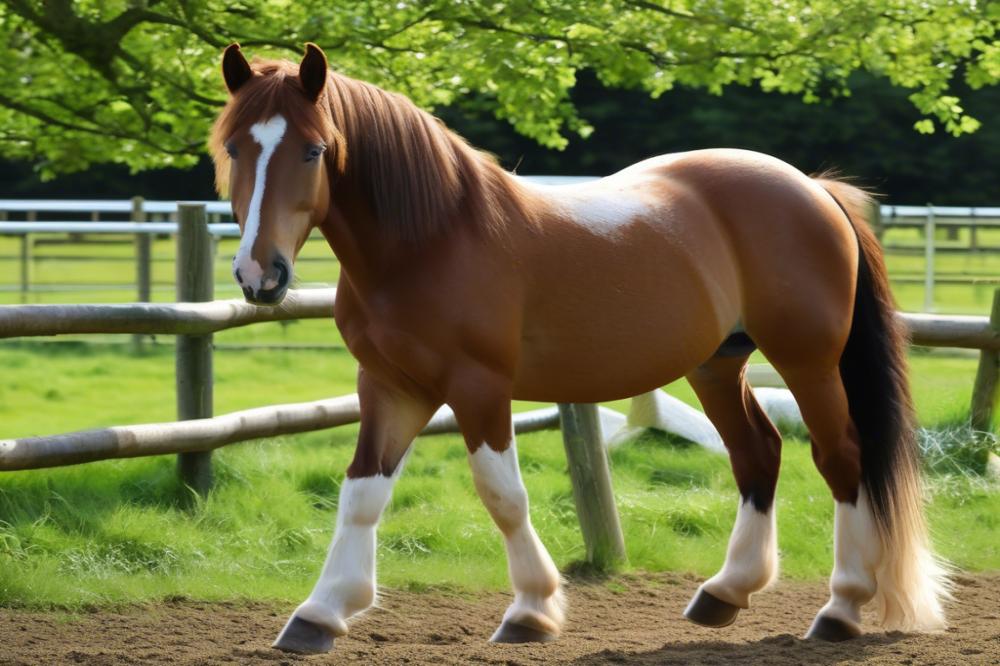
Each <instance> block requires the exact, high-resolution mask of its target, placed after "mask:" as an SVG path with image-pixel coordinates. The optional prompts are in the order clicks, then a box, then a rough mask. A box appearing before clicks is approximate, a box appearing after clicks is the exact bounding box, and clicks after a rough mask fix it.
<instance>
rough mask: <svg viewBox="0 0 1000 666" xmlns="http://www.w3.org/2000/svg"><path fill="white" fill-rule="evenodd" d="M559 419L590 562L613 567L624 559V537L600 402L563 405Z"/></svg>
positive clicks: (597, 566) (602, 568)
mask: <svg viewBox="0 0 1000 666" xmlns="http://www.w3.org/2000/svg"><path fill="white" fill-rule="evenodd" d="M559 419H560V422H561V426H562V434H563V444H564V445H565V447H566V462H567V463H568V464H569V476H570V479H571V480H572V482H573V496H574V498H575V499H576V513H577V516H578V517H579V519H580V530H581V531H582V532H583V542H584V544H585V545H586V547H587V562H588V563H590V564H591V565H592V566H594V567H595V568H597V569H598V570H608V569H614V568H615V567H616V566H618V565H619V564H621V563H623V562H625V539H624V538H623V537H622V528H621V523H620V522H619V520H618V509H617V507H616V506H615V496H614V493H613V492H612V491H611V471H610V468H609V467H608V454H607V452H606V451H605V449H604V443H603V442H602V441H601V425H600V420H599V419H598V412H597V405H593V404H560V405H559Z"/></svg>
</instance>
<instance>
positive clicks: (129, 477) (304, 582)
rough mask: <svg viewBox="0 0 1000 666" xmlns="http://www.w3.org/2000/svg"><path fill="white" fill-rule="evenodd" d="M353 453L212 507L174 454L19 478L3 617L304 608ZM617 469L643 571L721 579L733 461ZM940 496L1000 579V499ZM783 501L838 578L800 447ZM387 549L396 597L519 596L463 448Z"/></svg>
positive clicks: (288, 472) (342, 436)
mask: <svg viewBox="0 0 1000 666" xmlns="http://www.w3.org/2000/svg"><path fill="white" fill-rule="evenodd" d="M519 448H520V457H521V465H522V469H523V473H524V479H525V483H526V485H527V487H528V491H529V494H530V496H531V500H532V512H531V513H532V519H533V521H534V523H535V525H536V528H537V529H538V532H539V534H540V535H541V537H542V539H543V540H544V542H545V543H546V545H547V546H548V547H549V549H550V550H551V552H552V554H553V557H554V558H555V560H556V562H557V563H558V564H559V565H560V567H567V566H568V565H571V564H572V563H573V562H576V561H578V560H580V559H581V558H582V557H583V548H582V543H581V539H580V535H579V528H578V526H577V523H576V516H575V513H574V505H573V499H572V492H571V489H570V485H569V479H568V477H567V474H566V471H565V459H564V456H563V452H562V444H561V441H560V437H559V435H558V433H555V432H546V433H537V434H532V435H525V436H523V437H521V441H520V445H519ZM352 449H353V437H352V433H351V429H349V428H348V429H342V430H338V431H335V432H333V433H314V434H310V435H305V436H300V437H296V438H282V439H279V440H277V441H271V442H266V443H253V444H248V445H243V446H238V447H231V448H228V449H225V450H223V451H221V452H219V453H218V454H217V455H216V473H217V475H218V486H217V488H216V490H215V491H214V492H213V493H212V495H211V497H210V498H209V499H208V500H207V501H204V502H197V501H194V500H193V498H192V496H191V495H190V494H189V493H188V492H187V491H186V490H185V489H184V488H182V487H180V486H179V484H178V483H177V481H176V480H175V476H174V471H173V461H172V460H171V459H169V458H155V459H143V460H136V461H112V462H103V463H96V464H93V465H88V466H84V467H77V468H66V469H59V470H53V471H48V472H24V473H16V474H9V475H7V476H5V477H4V479H3V482H2V485H0V516H3V523H0V564H2V566H0V604H3V605H9V606H34V607H48V606H65V607H70V608H74V607H80V606H84V605H104V604H109V603H117V602H124V601H134V600H143V599H155V598H165V597H173V596H184V597H192V598H198V599H232V598H250V599H278V600H283V601H296V600H300V599H301V598H304V596H305V595H306V594H307V593H308V590H309V587H310V586H311V584H312V582H313V581H314V579H315V576H316V575H317V573H318V571H319V567H320V565H321V563H322V561H323V557H324V554H325V550H326V547H327V544H328V543H329V539H330V531H331V526H332V523H333V516H334V510H335V508H336V503H337V492H338V488H339V484H340V482H341V479H342V470H343V469H344V467H345V465H346V463H347V461H348V459H349V457H350V455H351V451H352ZM611 462H612V467H613V470H614V483H615V492H616V497H617V501H618V506H619V509H620V511H621V517H622V524H623V529H624V532H625V540H626V543H627V547H628V555H629V559H630V562H631V566H632V567H633V568H637V569H644V570H671V571H681V572H693V573H696V574H699V575H709V574H711V573H712V572H713V571H714V570H715V568H716V567H717V566H718V565H719V564H720V563H721V562H722V559H723V557H724V552H725V546H726V540H727V537H728V534H729V530H730V529H731V526H732V522H733V519H734V515H735V507H736V492H735V489H734V487H733V482H732V478H731V474H730V472H729V469H728V464H727V461H726V459H725V458H724V457H722V456H718V455H713V454H710V453H707V452H705V451H703V450H700V449H696V448H694V447H685V446H678V445H676V444H671V443H670V442H669V441H668V440H667V439H666V438H663V437H652V436H649V437H644V438H642V439H640V440H638V441H636V442H633V443H629V444H627V445H625V446H623V447H621V448H619V449H617V450H616V451H614V453H613V454H612V456H611ZM932 488H933V489H934V500H933V502H932V504H931V509H930V517H931V522H932V525H933V528H934V533H935V539H936V542H937V544H938V547H939V549H940V551H941V552H942V554H943V555H945V556H946V557H948V558H949V559H951V560H952V561H953V562H954V563H956V564H957V565H958V566H960V567H963V568H969V569H974V570H975V569H996V568H998V566H1000V546H998V544H997V541H996V532H997V528H998V527H1000V493H998V492H997V491H996V489H995V488H990V487H989V486H988V485H986V484H985V482H983V481H982V480H979V479H976V478H971V477H967V476H963V475H947V476H935V477H933V479H932ZM778 497H779V499H778V520H779V529H780V547H781V552H782V568H783V571H784V575H785V576H786V577H790V578H809V579H815V578H821V577H824V576H826V575H828V573H829V570H830V566H831V545H830V544H831V534H832V508H833V503H832V501H831V499H830V495H829V492H828V490H827V489H826V487H825V485H824V483H823V481H822V480H821V479H820V477H819V475H818V474H817V473H816V471H815V469H814V468H813V466H812V463H811V461H810V458H809V451H808V446H806V445H805V444H803V443H802V442H799V441H790V442H787V443H786V446H785V453H784V467H783V473H782V476H781V482H780V484H779V493H778ZM378 553H379V571H380V577H381V581H382V583H383V584H385V585H388V586H390V587H396V588H409V589H423V588H428V587H448V588H452V589H458V590H465V591H470V590H481V589H491V590H492V589H505V588H506V587H507V581H506V564H505V561H504V554H503V547H502V543H501V540H500V537H499V534H498V532H497V531H496V529H495V528H494V527H493V525H492V523H491V522H490V519H489V517H488V516H487V514H486V512H485V510H484V509H483V508H482V506H481V504H480V502H479V500H478V499H477V498H476V496H475V493H474V491H473V488H472V484H471V480H470V477H469V472H468V469H467V464H466V461H465V449H464V445H463V443H462V442H461V441H460V439H459V438H458V437H456V436H443V437H433V438H427V439H425V440H421V441H420V442H419V443H418V445H417V447H416V449H415V452H414V455H413V456H412V457H411V460H410V461H409V464H408V466H407V469H406V473H405V474H404V475H403V477H402V479H401V481H400V482H399V484H398V486H397V489H396V493H395V496H394V499H393V501H392V504H391V506H390V508H389V510H388V513H387V515H386V518H385V520H384V522H383V525H382V528H381V530H380V546H379V551H378Z"/></svg>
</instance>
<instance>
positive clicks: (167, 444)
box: [0, 204, 1000, 567]
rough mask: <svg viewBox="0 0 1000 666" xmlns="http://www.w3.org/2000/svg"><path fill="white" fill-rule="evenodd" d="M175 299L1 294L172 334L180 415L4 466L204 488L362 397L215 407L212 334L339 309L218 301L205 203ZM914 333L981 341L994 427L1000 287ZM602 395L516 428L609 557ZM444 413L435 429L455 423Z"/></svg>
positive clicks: (80, 317)
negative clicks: (152, 465)
mask: <svg viewBox="0 0 1000 666" xmlns="http://www.w3.org/2000/svg"><path fill="white" fill-rule="evenodd" d="M178 213H179V214H178V225H179V228H178V235H177V242H178V265H177V298H178V301H181V302H178V303H176V304H150V303H133V304H119V305H12V306H0V338H14V337H31V336H51V335H64V334H77V333H117V334H132V335H142V334H173V335H176V336H178V340H177V346H176V388H177V413H178V418H179V421H178V422H173V423H160V424H147V425H135V426H119V427H110V428H104V429H99V430H90V431H83V432H75V433H67V434H61V435H54V436H43V437H29V438H21V439H9V440H0V471H13V470H26V469H36V468H42V467H53V466H61V465H71V464H77V463H84V462H90V461H95V460H103V459H108V458H123V457H135V456H147V455H162V454H179V463H178V466H179V471H180V474H181V476H182V478H183V480H184V482H185V483H187V484H188V485H190V486H192V487H193V488H195V489H196V490H198V491H199V492H202V493H205V492H207V491H208V490H209V487H210V485H211V458H210V456H211V451H212V450H213V449H215V448H218V447H220V446H224V445H226V444H231V443H235V442H242V441H247V440H250V439H257V438H261V437H272V436H277V435H287V434H293V433H300V432H306V431H312V430H319V429H325V428H330V427H334V426H339V425H345V424H348V423H354V422H356V421H357V420H358V418H359V410H358V405H357V397H356V396H354V395H352V396H344V397H340V398H334V399H330V400H321V401H317V402H312V403H301V404H294V405H277V406H272V407H262V408H258V409H252V410H247V411H243V412H236V413H233V414H228V415H223V416H213V415H212V334H213V333H215V332H216V331H221V330H225V329H230V328H234V327H238V326H246V325H249V324H253V323H258V322H267V321H284V320H291V319H315V318H332V316H333V301H334V298H335V295H336V290H335V289H316V290H293V291H291V292H289V294H288V296H287V298H286V299H285V301H284V302H283V303H282V304H281V305H280V306H278V307H262V306H254V305H249V304H247V303H245V302H243V301H237V300H231V301H212V300H211V299H212V274H211V270H210V257H211V244H212V241H211V236H210V233H209V229H208V224H207V219H206V214H205V208H204V206H203V205H200V204H192V205H182V206H181V207H180V208H179V209H178ZM900 316H901V317H902V319H903V321H904V323H905V324H906V326H907V327H908V329H909V331H910V336H911V339H912V341H913V343H914V344H917V345H925V346H930V347H963V348H970V349H978V350H980V354H981V358H980V363H979V368H978V372H977V376H976V380H975V390H974V393H975V395H974V397H973V405H972V418H973V425H974V426H975V427H976V428H977V429H982V430H985V429H988V428H989V427H990V423H991V422H992V419H993V413H994V410H995V408H996V403H997V399H998V393H1000V290H997V292H996V294H995V298H994V302H993V310H992V316H991V317H960V316H937V315H924V314H901V315H900ZM597 421H598V417H597V407H596V405H560V406H559V409H558V415H557V414H556V412H555V410H542V411H541V412H533V413H529V414H528V415H521V414H519V415H517V416H516V417H515V429H516V430H517V431H519V432H523V431H526V430H535V429H539V428H545V427H555V426H557V425H559V424H560V423H561V425H562V430H563V441H564V444H565V448H566V455H567V461H568V463H569V470H570V475H571V477H572V483H573V488H574V495H575V497H576V501H577V511H578V514H579V517H580V521H581V530H582V532H583V535H584V539H585V543H586V547H587V553H588V559H589V560H590V561H591V562H592V563H594V564H595V565H596V566H601V567H610V566H614V564H615V563H617V562H620V561H621V560H622V559H623V558H624V546H623V541H622V535H621V528H620V526H619V521H618V514H617V509H616V508H615V504H614V498H613V494H612V491H611V477H610V474H609V471H608V463H607V457H606V455H607V454H606V452H605V450H604V447H603V442H602V440H601V437H600V429H599V427H598V425H597ZM455 427H456V424H455V423H454V419H453V418H452V417H451V416H450V415H449V414H448V413H447V412H445V413H439V414H438V415H437V416H436V417H435V420H434V421H432V423H431V424H430V426H429V431H430V432H442V431H446V430H448V429H454V428H455Z"/></svg>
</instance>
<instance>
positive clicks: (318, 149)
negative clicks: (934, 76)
mask: <svg viewBox="0 0 1000 666" xmlns="http://www.w3.org/2000/svg"><path fill="white" fill-rule="evenodd" d="M325 150H326V146H325V145H323V144H309V145H308V146H306V155H305V161H306V162H315V161H316V160H318V159H319V156H320V155H322V154H323V151H325Z"/></svg>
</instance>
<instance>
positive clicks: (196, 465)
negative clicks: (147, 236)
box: [176, 204, 215, 495]
mask: <svg viewBox="0 0 1000 666" xmlns="http://www.w3.org/2000/svg"><path fill="white" fill-rule="evenodd" d="M211 251H212V239H211V237H210V236H209V234H208V223H207V221H206V217H205V206H204V204H179V205H178V215H177V300H178V301H179V302H201V301H211V300H212V299H213V297H214V293H213V292H214V287H215V283H214V280H213V276H212V254H211ZM176 354H177V356H176V372H177V417H178V418H179V419H180V420H182V421H186V420H188V419H201V418H207V417H209V416H211V415H212V383H213V379H212V335H211V334H208V335H178V336H177V352H176ZM177 469H178V472H179V473H180V477H181V479H182V480H183V481H184V483H185V484H187V485H188V486H190V487H191V488H193V489H194V490H195V491H196V492H198V493H199V494H200V495H205V494H207V493H208V491H209V489H210V488H211V487H212V452H211V451H192V452H188V453H181V454H180V455H179V456H178V458H177Z"/></svg>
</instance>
